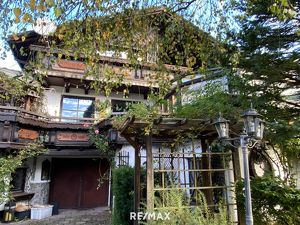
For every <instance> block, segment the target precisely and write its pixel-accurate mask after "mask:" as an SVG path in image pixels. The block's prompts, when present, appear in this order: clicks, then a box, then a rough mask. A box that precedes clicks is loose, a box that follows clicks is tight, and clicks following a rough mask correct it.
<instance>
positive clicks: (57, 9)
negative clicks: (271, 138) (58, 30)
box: [54, 8, 62, 17]
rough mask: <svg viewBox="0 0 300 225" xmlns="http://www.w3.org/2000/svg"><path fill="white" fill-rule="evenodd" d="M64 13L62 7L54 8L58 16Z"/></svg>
mask: <svg viewBox="0 0 300 225" xmlns="http://www.w3.org/2000/svg"><path fill="white" fill-rule="evenodd" d="M61 14H62V11H61V8H55V9H54V15H55V16H56V17H59V16H60V15H61Z"/></svg>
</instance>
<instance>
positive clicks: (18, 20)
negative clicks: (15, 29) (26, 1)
mask: <svg viewBox="0 0 300 225" xmlns="http://www.w3.org/2000/svg"><path fill="white" fill-rule="evenodd" d="M13 11H14V15H15V17H16V22H17V23H18V22H20V15H21V9H20V8H14V9H13Z"/></svg>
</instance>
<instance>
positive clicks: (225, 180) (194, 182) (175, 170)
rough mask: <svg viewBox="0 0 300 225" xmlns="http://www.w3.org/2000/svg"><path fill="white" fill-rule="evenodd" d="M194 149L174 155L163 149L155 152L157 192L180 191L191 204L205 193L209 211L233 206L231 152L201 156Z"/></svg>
mask: <svg viewBox="0 0 300 225" xmlns="http://www.w3.org/2000/svg"><path fill="white" fill-rule="evenodd" d="M193 146H194V144H192V143H191V145H190V146H186V147H182V146H181V147H180V148H178V149H176V150H173V151H172V150H170V149H167V148H163V147H160V148H159V149H158V151H154V152H153V171H154V192H157V191H159V192H163V191H168V190H171V189H172V188H176V189H180V190H183V191H184V192H185V193H186V195H187V196H188V197H189V198H190V200H191V203H192V204H197V194H198V193H199V192H202V193H203V194H204V196H205V197H206V201H207V203H208V205H209V206H210V207H214V206H216V205H218V203H219V202H220V201H222V202H223V203H224V204H225V205H232V202H233V200H232V199H231V198H232V197H231V194H230V192H232V188H233V186H232V183H231V182H232V180H230V179H229V173H233V168H232V167H230V161H231V151H227V152H222V151H218V152H212V151H211V149H210V148H209V149H208V150H207V151H206V152H202V150H201V148H200V149H199V147H198V148H195V147H193Z"/></svg>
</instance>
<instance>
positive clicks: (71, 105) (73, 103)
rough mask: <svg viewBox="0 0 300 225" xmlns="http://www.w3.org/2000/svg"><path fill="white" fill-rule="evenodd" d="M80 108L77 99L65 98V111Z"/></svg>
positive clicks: (63, 106)
mask: <svg viewBox="0 0 300 225" xmlns="http://www.w3.org/2000/svg"><path fill="white" fill-rule="evenodd" d="M77 107H78V99H76V98H63V105H62V108H63V109H68V110H77Z"/></svg>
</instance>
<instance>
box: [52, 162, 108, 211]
mask: <svg viewBox="0 0 300 225" xmlns="http://www.w3.org/2000/svg"><path fill="white" fill-rule="evenodd" d="M108 169H109V164H108V162H107V160H105V159H66V158H53V159H52V171H51V184H50V202H56V203H59V207H60V208H92V207H97V206H107V201H108V185H109V184H108V181H105V182H104V184H102V185H101V187H100V188H98V179H99V177H100V176H103V174H104V173H105V172H106V171H107V170H108ZM97 188H98V189H97Z"/></svg>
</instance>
